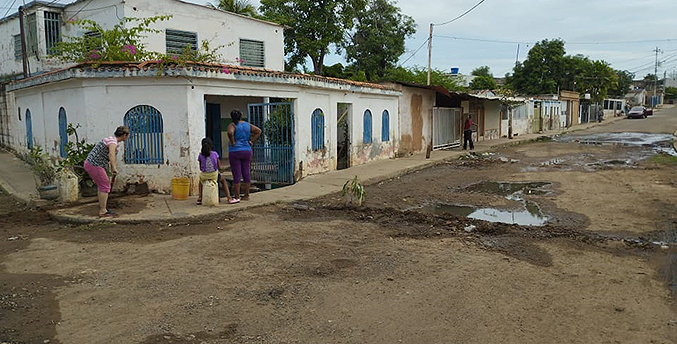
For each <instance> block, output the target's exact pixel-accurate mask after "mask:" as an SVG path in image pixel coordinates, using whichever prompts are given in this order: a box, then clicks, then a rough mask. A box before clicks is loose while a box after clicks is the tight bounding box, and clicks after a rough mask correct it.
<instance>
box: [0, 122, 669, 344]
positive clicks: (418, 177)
mask: <svg viewBox="0 0 677 344" xmlns="http://www.w3.org/2000/svg"><path fill="white" fill-rule="evenodd" d="M629 129H632V131H633V132H647V133H653V134H671V133H672V132H673V131H674V130H675V129H677V110H664V111H662V112H659V113H657V114H656V115H655V116H653V117H650V118H648V119H645V120H644V119H643V120H623V121H620V122H618V123H614V124H611V125H607V126H604V127H600V128H597V129H595V130H593V131H585V132H577V133H574V134H571V135H567V136H564V137H560V138H555V140H554V141H544V142H537V143H532V144H523V145H517V146H512V147H507V148H500V149H497V150H495V151H494V152H491V154H486V155H472V156H471V155H469V156H465V157H464V158H463V159H460V160H455V161H449V162H447V163H444V164H441V165H438V166H435V167H433V168H428V169H424V170H421V171H418V172H414V173H411V174H408V175H404V176H401V177H399V178H395V179H392V180H386V181H382V182H380V183H377V184H374V185H369V186H367V188H366V191H367V200H366V203H365V205H364V206H363V207H360V208H346V207H345V206H344V205H343V203H342V201H341V198H340V197H339V196H338V195H332V196H330V197H325V198H322V199H317V200H314V201H312V202H308V203H304V204H294V205H280V206H274V207H266V208H259V209H255V210H253V211H246V212H241V213H238V214H235V215H233V216H231V217H228V218H218V219H214V220H213V221H210V222H203V223H190V224H187V223H183V224H177V223H172V224H167V223H162V224H161V223H158V224H152V225H135V226H126V225H125V226H122V225H115V224H102V225H92V226H69V225H62V224H57V223H54V222H52V221H50V220H49V218H47V216H45V215H44V214H42V213H39V212H32V211H29V210H25V209H22V208H21V207H20V206H18V205H15V204H12V203H11V202H10V201H9V199H8V198H7V196H5V195H2V196H0V198H2V202H1V203H0V204H2V206H0V213H2V216H1V217H0V228H2V235H3V236H2V237H0V239H1V240H0V257H1V259H2V260H1V261H2V265H1V267H2V270H1V271H0V342H7V343H144V344H150V343H561V342H566V343H675V342H677V308H676V307H675V305H676V303H675V300H676V298H675V297H676V294H675V293H677V173H676V172H677V159H675V158H672V157H669V156H667V155H663V154H660V155H656V152H658V151H661V150H665V149H667V148H666V147H667V146H666V143H665V142H663V141H664V138H665V137H663V136H659V135H653V136H646V135H639V134H637V135H630V136H628V135H625V136H623V135H620V136H619V135H616V134H610V133H614V132H626V131H628V130H629ZM647 142H649V143H647ZM645 143H646V145H644V144H645ZM264 195H265V194H258V195H256V196H257V197H265V196H264ZM671 288H672V290H671ZM47 341H49V342H47Z"/></svg>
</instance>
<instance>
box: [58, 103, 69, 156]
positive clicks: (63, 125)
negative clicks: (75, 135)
mask: <svg viewBox="0 0 677 344" xmlns="http://www.w3.org/2000/svg"><path fill="white" fill-rule="evenodd" d="M67 128H68V119H67V118H66V109H64V108H60V109H59V139H60V141H61V144H60V145H59V154H60V155H61V157H62V158H66V157H68V152H66V146H67V145H68V132H67V131H66V129H67Z"/></svg>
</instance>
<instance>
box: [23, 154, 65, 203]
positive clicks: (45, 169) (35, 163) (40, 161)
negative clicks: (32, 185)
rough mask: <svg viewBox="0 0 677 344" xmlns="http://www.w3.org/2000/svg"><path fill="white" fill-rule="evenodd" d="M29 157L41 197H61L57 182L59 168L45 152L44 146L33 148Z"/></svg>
mask: <svg viewBox="0 0 677 344" xmlns="http://www.w3.org/2000/svg"><path fill="white" fill-rule="evenodd" d="M28 158H29V159H28V162H29V164H30V165H31V168H32V169H33V173H34V174H35V177H36V187H37V189H38V194H39V195H40V198H43V199H49V200H51V199H57V198H58V197H59V190H58V187H57V185H56V184H55V181H56V175H57V169H56V166H54V164H53V163H52V161H51V160H50V159H49V156H48V155H47V154H46V153H43V151H42V147H35V148H33V149H31V151H30V153H29V154H28Z"/></svg>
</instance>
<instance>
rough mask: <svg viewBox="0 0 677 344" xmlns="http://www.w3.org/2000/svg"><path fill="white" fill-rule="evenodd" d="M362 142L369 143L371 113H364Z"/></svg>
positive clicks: (367, 111)
mask: <svg viewBox="0 0 677 344" xmlns="http://www.w3.org/2000/svg"><path fill="white" fill-rule="evenodd" d="M362 142H364V143H371V111H369V110H366V111H365V112H364V129H363V132H362Z"/></svg>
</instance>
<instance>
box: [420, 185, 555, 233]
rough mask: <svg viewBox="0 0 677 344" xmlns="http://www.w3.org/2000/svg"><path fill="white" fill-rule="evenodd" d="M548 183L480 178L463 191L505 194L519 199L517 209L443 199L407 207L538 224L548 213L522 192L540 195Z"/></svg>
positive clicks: (494, 219) (424, 211)
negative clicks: (462, 203) (450, 202)
mask: <svg viewBox="0 0 677 344" xmlns="http://www.w3.org/2000/svg"><path fill="white" fill-rule="evenodd" d="M548 186H550V183H545V182H525V183H508V182H481V183H477V184H472V185H470V186H468V187H466V188H465V189H463V191H467V192H479V193H486V194H492V195H497V196H502V197H505V198H507V199H509V200H512V201H517V202H519V203H521V207H520V208H518V209H499V208H492V207H475V206H468V205H456V204H447V203H428V204H424V205H421V206H418V207H414V208H410V209H409V210H415V211H419V212H422V213H426V214H433V215H454V216H460V217H467V218H470V219H475V220H483V221H488V222H497V223H507V224H517V225H522V226H542V225H544V224H545V223H547V222H548V220H549V217H548V216H546V215H544V214H543V213H542V212H541V208H540V207H539V206H538V204H537V203H535V202H532V201H529V200H526V199H524V197H523V196H524V195H544V194H546V193H547V192H548V190H546V189H545V188H546V187H548Z"/></svg>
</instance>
